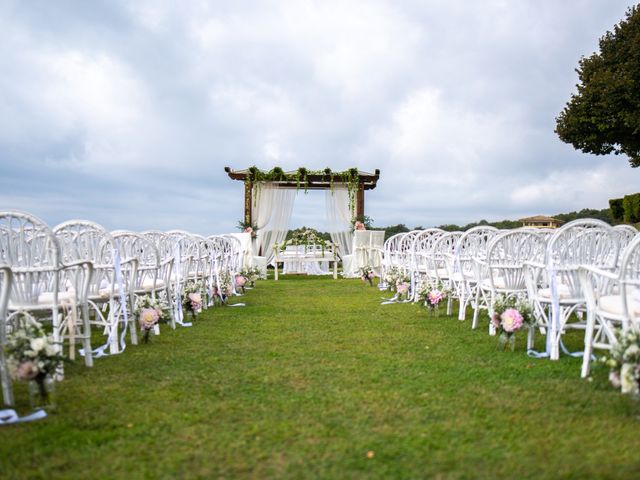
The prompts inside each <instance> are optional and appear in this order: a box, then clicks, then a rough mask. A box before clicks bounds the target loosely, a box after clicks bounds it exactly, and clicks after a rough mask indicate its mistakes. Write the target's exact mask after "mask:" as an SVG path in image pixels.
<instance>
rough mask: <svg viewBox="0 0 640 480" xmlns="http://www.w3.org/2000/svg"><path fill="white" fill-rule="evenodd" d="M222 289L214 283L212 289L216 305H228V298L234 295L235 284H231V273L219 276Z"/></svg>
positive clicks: (226, 272)
mask: <svg viewBox="0 0 640 480" xmlns="http://www.w3.org/2000/svg"><path fill="white" fill-rule="evenodd" d="M218 278H219V281H220V288H218V284H217V283H216V282H214V284H213V287H212V289H211V290H212V294H213V299H214V301H215V302H216V303H219V304H220V305H226V303H227V298H229V297H230V296H231V295H233V284H232V283H231V282H232V280H231V273H229V272H228V271H226V270H225V271H223V272H222V273H220V275H219V277H218Z"/></svg>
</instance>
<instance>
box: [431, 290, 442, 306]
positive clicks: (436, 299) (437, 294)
mask: <svg viewBox="0 0 640 480" xmlns="http://www.w3.org/2000/svg"><path fill="white" fill-rule="evenodd" d="M427 298H428V300H429V302H430V303H431V305H438V304H439V303H440V301H441V300H442V299H443V298H444V295H443V294H442V292H441V291H440V290H431V291H430V292H429V294H428V295H427Z"/></svg>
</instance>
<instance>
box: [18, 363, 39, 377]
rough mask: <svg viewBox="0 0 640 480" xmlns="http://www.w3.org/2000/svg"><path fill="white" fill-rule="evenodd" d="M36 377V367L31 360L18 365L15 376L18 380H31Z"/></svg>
mask: <svg viewBox="0 0 640 480" xmlns="http://www.w3.org/2000/svg"><path fill="white" fill-rule="evenodd" d="M36 375H38V367H37V366H36V364H35V363H33V362H32V361H31V360H27V361H26V362H22V363H21V364H20V365H18V371H17V376H18V378H19V379H20V380H33V379H34V378H36Z"/></svg>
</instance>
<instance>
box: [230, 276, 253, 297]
mask: <svg viewBox="0 0 640 480" xmlns="http://www.w3.org/2000/svg"><path fill="white" fill-rule="evenodd" d="M233 281H234V282H235V285H236V290H240V291H241V292H242V293H245V290H244V286H245V285H246V284H247V282H248V281H249V279H248V278H247V277H245V276H244V275H243V274H242V273H236V274H235V275H234V276H233Z"/></svg>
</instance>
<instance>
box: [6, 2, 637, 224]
mask: <svg viewBox="0 0 640 480" xmlns="http://www.w3.org/2000/svg"><path fill="white" fill-rule="evenodd" d="M632 4H633V2H632V1H623V0H564V1H561V2H560V1H557V0H502V1H500V0H492V1H490V0H483V1H481V2H480V1H472V0H429V1H427V0H421V1H419V0H406V1H392V0H389V1H383V0H366V1H365V0H363V1H348V0H340V1H332V0H323V1H316V2H313V1H305V0H274V1H263V2H260V1H243V0H233V1H228V2H226V1H185V0H182V1H177V0H176V1H175V2H170V1H160V0H148V1H147V0H136V1H135V2H132V1H128V0H121V1H118V0H109V1H107V0H104V1H97V0H96V1H84V0H77V1H64V0H58V1H55V2H52V1H48V0H40V1H36V0H16V1H10V0H0V169H1V170H0V172H1V175H0V205H1V206H0V209H20V210H25V211H29V212H31V213H34V214H36V215H37V216H39V217H41V218H42V219H43V220H45V221H46V222H47V223H49V224H50V225H55V224H57V223H59V222H61V221H63V220H67V219H71V218H85V219H91V220H94V221H97V222H98V223H101V224H103V225H104V226H106V227H107V228H109V229H116V228H128V229H134V230H143V229H149V228H155V229H163V230H168V229H172V228H180V229H187V230H190V231H193V232H196V233H202V234H210V233H221V232H225V231H231V230H233V229H234V227H235V224H236V223H237V221H238V220H239V219H240V218H241V217H242V195H243V190H242V184H241V183H240V182H234V181H231V180H230V179H229V178H228V177H227V176H226V174H225V173H224V170H223V168H224V166H226V165H228V166H231V167H232V168H236V169H240V168H245V167H247V166H250V165H254V164H255V165H257V166H259V167H261V168H265V169H270V168H271V167H273V166H274V165H279V166H282V167H283V168H285V169H295V168H297V167H299V166H305V167H308V168H313V169H320V168H324V167H327V166H329V167H331V168H332V169H333V170H342V169H346V168H349V167H351V166H355V167H358V168H360V169H361V170H365V171H373V170H374V169H376V168H379V169H380V170H381V179H380V181H379V183H378V188H377V189H376V190H373V191H371V192H368V194H367V198H366V201H367V205H366V209H367V214H368V215H370V216H371V217H373V219H374V221H375V224H376V225H379V226H383V225H388V224H395V223H406V224H407V225H409V226H413V225H424V226H430V225H438V224H441V223H467V222H470V221H474V220H480V219H482V218H484V219H487V220H500V219H504V218H519V217H521V216H524V215H530V214H538V213H546V214H553V213H560V212H566V211H570V210H575V209H581V208H585V207H589V208H605V207H606V206H607V200H608V199H609V198H611V197H617V196H621V195H623V194H625V193H631V192H635V191H637V190H638V189H639V185H640V169H635V170H634V169H631V168H630V167H629V166H628V162H627V160H626V159H625V158H623V157H597V156H592V155H586V154H583V153H580V152H576V151H574V150H573V148H572V147H571V146H569V145H566V144H563V143H562V142H560V141H559V140H558V139H557V137H556V135H555V134H554V132H553V129H554V124H555V117H556V115H557V114H558V113H559V112H560V110H561V109H562V107H563V105H564V104H565V103H566V101H567V100H568V98H569V96H570V94H571V92H572V91H574V90H575V83H576V82H577V75H576V73H575V71H574V69H575V67H576V66H577V62H578V60H579V58H580V56H581V55H589V54H591V53H592V52H593V51H595V50H596V49H597V41H598V38H599V37H600V36H602V34H604V32H605V31H606V30H610V29H611V28H612V27H613V25H614V24H616V23H617V22H619V21H620V20H621V19H622V18H623V17H624V13H625V11H626V9H627V7H628V6H630V5H632ZM298 197H299V198H298V200H299V201H298V203H297V204H296V207H295V210H294V218H293V220H292V224H293V225H300V224H303V223H304V224H308V225H312V226H318V227H323V226H324V220H323V217H324V211H325V208H324V196H323V195H322V194H319V193H313V194H309V195H307V196H305V195H304V194H300V195H299V196H298Z"/></svg>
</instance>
